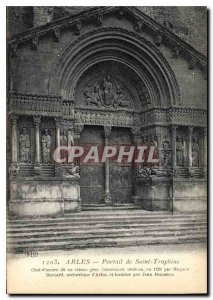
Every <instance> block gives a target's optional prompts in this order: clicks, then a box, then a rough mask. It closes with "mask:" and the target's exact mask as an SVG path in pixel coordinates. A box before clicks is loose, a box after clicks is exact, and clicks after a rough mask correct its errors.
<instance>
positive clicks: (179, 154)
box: [176, 136, 184, 167]
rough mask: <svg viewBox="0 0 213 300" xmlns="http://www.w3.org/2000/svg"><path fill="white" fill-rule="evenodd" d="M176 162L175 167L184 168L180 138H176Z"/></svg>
mask: <svg viewBox="0 0 213 300" xmlns="http://www.w3.org/2000/svg"><path fill="white" fill-rule="evenodd" d="M176 160H177V166H180V167H183V166H184V153H183V143H182V141H181V138H180V137H179V136H178V137H177V140H176Z"/></svg>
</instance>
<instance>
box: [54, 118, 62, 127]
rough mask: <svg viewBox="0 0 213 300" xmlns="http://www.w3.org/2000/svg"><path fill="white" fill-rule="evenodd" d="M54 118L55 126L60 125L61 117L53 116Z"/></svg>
mask: <svg viewBox="0 0 213 300" xmlns="http://www.w3.org/2000/svg"><path fill="white" fill-rule="evenodd" d="M54 120H55V126H56V127H60V126H61V118H54Z"/></svg>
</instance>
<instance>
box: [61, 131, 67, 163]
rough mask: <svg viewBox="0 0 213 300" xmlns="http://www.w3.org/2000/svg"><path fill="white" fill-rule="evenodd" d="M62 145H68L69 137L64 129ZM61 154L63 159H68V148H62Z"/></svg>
mask: <svg viewBox="0 0 213 300" xmlns="http://www.w3.org/2000/svg"><path fill="white" fill-rule="evenodd" d="M60 146H61V147H63V146H65V147H67V146H68V138H67V133H66V131H65V130H62V132H61V137H60ZM60 154H61V159H64V158H66V161H67V156H68V153H67V151H66V150H64V149H62V150H61V151H60Z"/></svg>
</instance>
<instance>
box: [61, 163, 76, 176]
mask: <svg viewBox="0 0 213 300" xmlns="http://www.w3.org/2000/svg"><path fill="white" fill-rule="evenodd" d="M62 176H63V177H66V178H79V177H80V175H79V166H75V165H74V163H71V164H70V167H69V168H66V169H63V171H62Z"/></svg>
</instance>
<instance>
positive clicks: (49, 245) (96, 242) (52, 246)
mask: <svg viewBox="0 0 213 300" xmlns="http://www.w3.org/2000/svg"><path fill="white" fill-rule="evenodd" d="M195 242H196V243H199V242H200V243H203V242H206V237H205V236H203V234H194V235H193V234H192V235H185V236H178V237H177V236H174V235H173V236H164V237H159V236H157V237H156V236H154V237H144V236H143V237H138V238H137V239H136V238H135V237H131V238H130V237H125V238H96V239H87V240H81V242H80V241H78V243H76V241H69V240H68V241H57V242H55V241H49V242H45V243H44V242H42V243H41V242H40V243H36V244H35V243H27V244H26V245H23V244H13V245H10V246H9V247H8V252H14V251H15V252H16V253H22V252H26V251H30V250H33V251H36V250H37V251H44V250H69V249H80V248H98V247H125V246H140V245H158V244H160V245H162V244H183V243H195Z"/></svg>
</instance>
